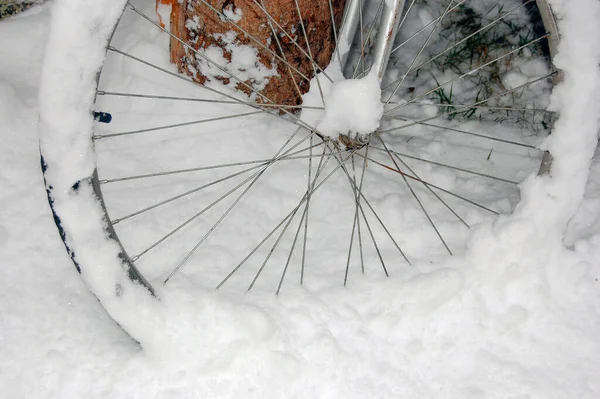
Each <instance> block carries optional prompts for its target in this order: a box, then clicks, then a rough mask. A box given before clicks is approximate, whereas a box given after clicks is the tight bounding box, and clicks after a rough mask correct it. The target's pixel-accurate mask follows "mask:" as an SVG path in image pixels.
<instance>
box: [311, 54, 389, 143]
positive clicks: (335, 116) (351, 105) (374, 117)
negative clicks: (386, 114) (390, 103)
mask: <svg viewBox="0 0 600 399" xmlns="http://www.w3.org/2000/svg"><path fill="white" fill-rule="evenodd" d="M326 73H327V74H328V75H329V76H331V77H332V78H333V82H329V81H327V80H326V79H324V78H323V77H322V76H321V74H319V75H317V76H316V77H315V78H313V79H312V81H311V85H310V91H309V92H308V93H306V94H305V95H304V96H302V99H303V105H307V106H310V107H320V108H322V110H314V109H304V110H303V111H302V115H301V119H302V121H304V122H305V123H307V124H308V125H310V126H312V127H313V128H315V129H316V130H317V132H318V133H319V134H320V135H322V136H324V137H329V138H331V139H332V140H336V141H338V142H339V143H341V144H343V145H344V146H345V147H346V148H348V149H356V148H361V147H362V146H364V145H366V144H367V143H368V142H369V140H370V139H371V135H372V134H373V133H374V132H375V131H376V130H377V129H378V128H379V124H380V120H381V117H382V116H383V103H382V102H381V87H380V82H379V80H378V79H377V76H376V75H375V74H368V75H367V76H365V77H363V78H360V79H344V77H343V75H342V73H341V71H340V68H339V66H338V64H336V63H332V64H331V65H330V66H329V67H328V68H327V69H326ZM317 80H318V82H317Z"/></svg>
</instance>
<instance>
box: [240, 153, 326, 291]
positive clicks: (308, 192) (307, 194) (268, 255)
mask: <svg viewBox="0 0 600 399" xmlns="http://www.w3.org/2000/svg"><path fill="white" fill-rule="evenodd" d="M326 149H327V146H325V147H323V155H325V150H326ZM323 155H322V156H321V160H323ZM319 165H320V164H319ZM320 172H321V170H320V169H318V168H317V173H316V174H315V180H314V181H313V182H312V185H311V186H310V187H309V189H308V190H306V193H305V194H304V197H305V198H306V200H307V201H308V197H309V195H310V192H311V189H312V188H313V187H314V185H315V183H316V182H317V178H318V177H319V174H320ZM304 197H303V198H304ZM307 203H308V202H307ZM301 205H302V204H299V205H298V206H296V208H294V210H293V211H292V213H291V214H290V215H288V219H287V222H286V224H285V226H284V227H283V229H282V230H281V232H280V233H279V236H278V237H277V239H276V240H275V243H274V244H273V246H272V247H271V250H270V251H269V253H268V254H267V256H266V257H265V260H264V262H263V263H262V265H261V266H260V268H259V269H258V271H257V272H256V275H255V276H254V279H253V280H252V282H251V283H250V285H249V286H248V291H250V290H251V289H252V287H254V284H255V283H256V280H258V277H259V276H260V275H261V273H262V271H263V270H264V268H265V266H266V265H267V262H268V261H269V259H270V258H271V255H273V252H275V249H276V248H277V245H279V242H280V241H281V239H282V238H283V235H284V234H285V232H286V231H287V229H288V228H289V227H290V224H291V223H292V220H294V217H295V216H296V213H297V212H298V210H299V209H300V207H301ZM305 209H306V206H305ZM304 213H306V212H304ZM301 223H302V220H301V221H300V224H298V231H299V229H300V225H301ZM297 237H298V233H296V238H297ZM295 241H296V239H294V243H295ZM290 257H291V252H290ZM286 268H287V265H286Z"/></svg>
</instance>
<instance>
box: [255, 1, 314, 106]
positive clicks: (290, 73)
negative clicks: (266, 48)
mask: <svg viewBox="0 0 600 399" xmlns="http://www.w3.org/2000/svg"><path fill="white" fill-rule="evenodd" d="M260 3H261V4H262V6H263V7H264V6H265V3H264V1H263V0H260ZM267 23H268V24H269V28H270V29H271V33H273V37H274V38H275V43H277V48H278V49H279V52H280V53H281V58H282V59H283V60H284V61H285V65H286V67H287V70H288V73H289V75H290V78H291V79H292V83H294V88H295V89H296V91H297V92H298V95H299V96H300V97H302V91H300V87H298V83H297V82H296V78H295V77H294V74H293V72H292V70H291V68H290V63H289V62H288V61H287V57H286V55H285V52H284V51H283V48H282V47H281V42H280V41H279V35H277V32H276V31H275V28H273V24H272V23H271V20H269V19H268V18H267ZM307 78H308V77H307ZM308 82H310V79H308Z"/></svg>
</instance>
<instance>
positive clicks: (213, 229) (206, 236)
mask: <svg viewBox="0 0 600 399" xmlns="http://www.w3.org/2000/svg"><path fill="white" fill-rule="evenodd" d="M300 129H301V128H298V129H297V130H296V131H295V132H294V134H293V135H292V136H290V137H289V138H288V140H287V141H286V142H285V143H284V144H283V146H281V148H280V149H279V150H277V152H276V153H275V155H274V160H273V161H272V162H270V163H269V164H268V165H266V166H265V167H264V169H262V170H261V171H259V173H258V175H257V176H256V177H254V178H253V179H252V181H251V182H250V184H249V185H248V187H246V188H245V189H244V191H243V192H242V193H241V194H240V195H239V196H238V197H237V198H236V199H235V200H234V202H233V203H232V204H231V205H230V206H229V208H227V210H226V211H225V213H223V215H221V217H220V218H219V219H218V220H217V222H216V223H214V224H213V225H212V227H211V228H210V229H209V230H208V232H207V233H206V234H205V235H204V236H203V237H202V238H201V239H200V241H198V242H197V243H196V245H194V247H193V248H192V249H191V250H190V251H189V252H188V253H187V254H186V255H185V257H184V258H183V259H182V260H181V261H180V262H179V263H178V264H177V266H175V268H174V269H173V270H172V271H171V273H170V274H169V275H168V276H167V278H166V279H165V280H164V281H163V284H166V283H167V282H168V281H169V280H170V279H171V278H172V277H173V276H174V275H175V273H177V271H178V270H179V269H181V267H182V266H183V265H184V264H185V263H186V262H187V261H188V260H189V259H190V258H191V256H192V255H193V254H194V252H196V250H198V248H199V247H200V245H202V243H204V241H206V239H207V238H208V237H209V236H210V235H211V234H212V233H213V232H214V231H215V229H216V228H217V227H218V226H219V225H220V224H221V222H222V221H223V220H225V218H226V217H227V215H229V213H231V211H232V210H233V208H235V206H236V205H237V204H238V203H239V201H240V200H241V199H242V198H243V197H244V196H245V195H246V194H247V193H248V191H249V190H250V189H251V188H252V187H253V186H254V184H256V182H257V181H258V180H259V179H260V177H261V176H262V175H263V173H264V172H265V171H266V170H267V168H269V167H270V166H271V165H273V163H274V162H275V159H276V157H281V156H285V155H286V154H287V153H289V152H290V151H291V150H292V149H293V148H294V147H295V146H298V145H299V144H300V143H302V142H304V141H305V140H306V139H308V138H309V137H312V135H313V133H311V134H310V135H309V136H307V137H305V138H304V139H302V140H301V141H300V142H299V143H297V144H296V145H295V146H293V147H291V148H289V149H288V150H287V152H285V153H283V154H282V155H280V154H281V152H282V151H283V150H284V149H285V147H286V146H287V145H288V144H289V142H290V141H291V140H292V139H293V138H294V136H296V134H297V133H298V132H299V131H300ZM251 177H252V176H251ZM249 180H250V179H246V181H249ZM242 184H244V183H242ZM240 187H241V186H240Z"/></svg>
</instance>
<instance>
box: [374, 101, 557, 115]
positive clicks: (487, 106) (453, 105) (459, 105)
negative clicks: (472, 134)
mask: <svg viewBox="0 0 600 399" xmlns="http://www.w3.org/2000/svg"><path fill="white" fill-rule="evenodd" d="M389 104H393V105H402V104H404V103H398V102H394V101H390V102H389ZM411 105H420V106H423V107H437V108H464V107H468V108H469V109H471V108H477V109H495V110H500V111H530V112H546V113H549V114H554V113H555V112H554V111H550V110H547V109H544V108H515V107H508V106H506V107H501V106H490V105H475V106H468V105H466V104H441V103H422V102H412V103H411ZM389 117H390V116H389V115H384V118H389Z"/></svg>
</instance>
